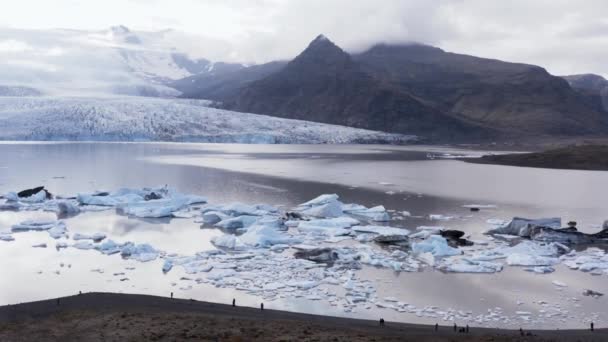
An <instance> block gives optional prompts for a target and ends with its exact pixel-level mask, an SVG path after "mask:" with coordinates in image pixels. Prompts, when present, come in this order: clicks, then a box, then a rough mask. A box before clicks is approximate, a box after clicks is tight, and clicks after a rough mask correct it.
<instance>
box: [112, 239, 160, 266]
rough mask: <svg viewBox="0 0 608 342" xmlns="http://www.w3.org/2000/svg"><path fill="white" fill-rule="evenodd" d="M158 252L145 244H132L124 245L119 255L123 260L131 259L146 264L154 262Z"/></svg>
mask: <svg viewBox="0 0 608 342" xmlns="http://www.w3.org/2000/svg"><path fill="white" fill-rule="evenodd" d="M158 254H159V252H158V251H157V250H156V249H154V247H152V246H150V245H149V244H147V243H143V244H138V245H136V244H134V243H132V242H128V243H126V244H125V245H124V246H123V247H122V248H121V250H120V255H121V256H122V257H123V258H125V259H133V260H137V261H140V262H148V261H152V260H155V259H156V258H157V257H158Z"/></svg>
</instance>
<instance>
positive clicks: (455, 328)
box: [454, 323, 458, 332]
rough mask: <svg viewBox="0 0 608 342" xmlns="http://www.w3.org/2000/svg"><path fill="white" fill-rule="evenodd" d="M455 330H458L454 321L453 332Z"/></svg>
mask: <svg viewBox="0 0 608 342" xmlns="http://www.w3.org/2000/svg"><path fill="white" fill-rule="evenodd" d="M456 330H458V327H457V326H456V323H454V332H456Z"/></svg>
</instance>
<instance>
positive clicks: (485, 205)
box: [462, 204, 498, 209]
mask: <svg viewBox="0 0 608 342" xmlns="http://www.w3.org/2000/svg"><path fill="white" fill-rule="evenodd" d="M462 207H463V208H467V209H471V208H479V209H496V208H497V207H498V206H496V205H495V204H465V205H463V206H462Z"/></svg>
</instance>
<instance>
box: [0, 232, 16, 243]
mask: <svg viewBox="0 0 608 342" xmlns="http://www.w3.org/2000/svg"><path fill="white" fill-rule="evenodd" d="M14 240H15V238H14V237H13V236H12V235H11V234H10V233H5V232H0V241H14Z"/></svg>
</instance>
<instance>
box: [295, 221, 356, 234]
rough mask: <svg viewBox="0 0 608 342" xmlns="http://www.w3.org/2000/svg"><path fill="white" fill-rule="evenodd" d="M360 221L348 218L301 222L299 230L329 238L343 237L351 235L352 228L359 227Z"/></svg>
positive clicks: (298, 225) (298, 226)
mask: <svg viewBox="0 0 608 342" xmlns="http://www.w3.org/2000/svg"><path fill="white" fill-rule="evenodd" d="M358 224H359V221H358V220H356V219H354V218H351V217H346V216H341V217H335V218H328V219H312V220H309V221H299V222H298V224H297V228H298V230H299V231H301V232H305V233H312V234H322V235H328V236H342V235H348V234H350V233H351V231H350V229H349V228H350V227H352V226H354V225H358Z"/></svg>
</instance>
